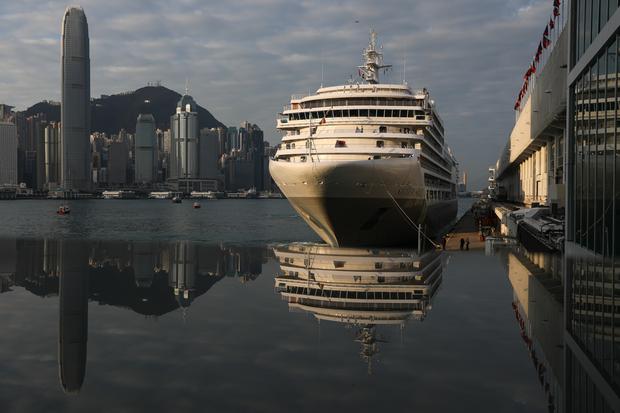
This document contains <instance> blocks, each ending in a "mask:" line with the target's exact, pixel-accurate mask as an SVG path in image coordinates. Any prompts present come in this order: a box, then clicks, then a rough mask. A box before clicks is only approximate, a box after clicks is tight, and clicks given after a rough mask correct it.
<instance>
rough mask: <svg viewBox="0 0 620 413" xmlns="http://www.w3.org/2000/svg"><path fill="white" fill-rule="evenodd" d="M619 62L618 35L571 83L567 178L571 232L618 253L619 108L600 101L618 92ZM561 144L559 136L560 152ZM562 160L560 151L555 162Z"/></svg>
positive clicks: (595, 247)
mask: <svg viewBox="0 0 620 413" xmlns="http://www.w3.org/2000/svg"><path fill="white" fill-rule="evenodd" d="M588 8H589V7H588ZM584 27H589V26H588V25H587V24H586V25H585V26H584ZM593 28H596V26H594V27H593ZM585 39H586V40H587V36H586V37H585ZM619 68H620V65H619V63H618V41H617V39H616V38H615V37H614V38H613V39H612V41H611V43H610V44H608V45H607V46H606V47H605V48H603V50H602V51H601V53H599V55H598V56H597V57H596V58H595V59H593V61H592V62H591V63H590V65H589V66H588V67H587V68H586V70H585V71H584V72H583V73H582V74H581V76H580V77H579V78H578V79H577V80H576V81H575V82H574V83H573V85H572V86H571V93H572V95H573V107H572V108H571V116H572V122H573V127H572V131H571V133H572V135H573V139H574V142H572V149H571V150H572V151H573V157H574V165H573V166H572V167H571V170H570V171H569V173H570V178H571V179H570V180H569V182H570V185H571V189H572V191H573V194H574V196H573V197H570V199H567V202H571V203H572V213H571V216H570V217H569V219H570V220H571V226H570V227H569V229H570V230H571V234H569V235H570V237H571V238H572V239H573V240H574V242H575V243H577V244H578V245H581V246H582V247H584V248H586V249H589V250H591V251H594V252H595V253H598V254H601V255H602V256H604V257H613V256H618V255H620V205H619V204H618V202H619V196H620V164H619V163H618V161H617V151H618V150H619V149H620V139H619V136H618V135H620V125H618V122H615V124H614V125H608V123H609V122H608V120H609V117H610V116H612V119H613V118H615V119H616V121H617V120H618V113H617V112H612V113H607V111H606V109H607V106H606V105H601V103H605V102H606V101H607V99H608V98H609V97H614V99H617V98H618V96H619V94H620V90H618V82H617V80H616V78H617V74H618V72H619V70H618V69H619ZM608 126H609V127H608ZM562 148H563V142H562V141H559V142H558V149H557V150H558V153H560V154H561V151H562ZM561 166H562V160H561V159H560V158H559V157H558V162H557V167H558V168H561Z"/></svg>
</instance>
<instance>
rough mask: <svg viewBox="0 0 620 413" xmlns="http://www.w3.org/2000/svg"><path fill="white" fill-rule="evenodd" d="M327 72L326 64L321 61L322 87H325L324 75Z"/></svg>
mask: <svg viewBox="0 0 620 413" xmlns="http://www.w3.org/2000/svg"><path fill="white" fill-rule="evenodd" d="M324 72H325V62H323V61H321V87H323V74H324Z"/></svg>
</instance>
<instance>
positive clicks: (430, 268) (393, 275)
mask: <svg viewBox="0 0 620 413" xmlns="http://www.w3.org/2000/svg"><path fill="white" fill-rule="evenodd" d="M274 253H275V256H276V259H277V261H278V262H279V264H280V274H279V275H278V276H277V277H276V278H275V286H276V289H277V290H278V291H279V293H280V294H281V296H282V298H283V299H285V300H286V301H287V302H288V306H289V309H291V310H293V311H295V310H297V311H303V312H308V313H311V314H313V315H314V317H316V319H317V320H319V322H320V321H321V320H325V321H331V322H337V323H343V324H346V325H348V326H353V327H354V328H355V331H356V333H355V338H354V339H355V341H356V342H358V343H360V345H361V349H360V357H361V358H362V359H363V360H364V361H365V362H366V363H367V364H368V373H369V374H370V373H371V372H372V359H373V356H375V355H376V354H377V353H379V343H380V342H384V341H385V340H384V339H383V338H382V337H381V336H380V335H379V334H378V333H377V331H376V327H377V326H378V325H397V326H400V327H401V328H403V327H404V326H405V323H406V322H407V321H408V320H410V319H415V320H418V321H422V320H424V318H425V317H426V314H427V312H428V311H429V310H430V309H431V299H432V298H433V296H434V295H435V293H436V291H437V289H438V287H439V285H440V284H441V279H442V278H441V273H442V259H441V258H442V257H441V254H440V253H438V252H435V251H431V252H428V253H426V254H424V255H421V256H418V255H417V254H415V253H414V252H412V251H409V250H396V249H363V248H335V247H328V246H326V245H323V244H307V243H294V244H287V245H282V246H277V247H275V248H274Z"/></svg>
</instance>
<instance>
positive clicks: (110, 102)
mask: <svg viewBox="0 0 620 413" xmlns="http://www.w3.org/2000/svg"><path fill="white" fill-rule="evenodd" d="M180 99H181V95H180V94H178V93H177V92H175V91H174V90H170V89H168V88H166V87H164V86H146V87H143V88H140V89H138V90H135V91H133V92H131V93H122V94H118V95H106V96H102V97H100V98H96V99H93V100H92V101H91V110H92V125H91V130H92V131H97V132H105V133H107V134H115V133H118V131H119V130H121V129H125V130H126V131H127V132H129V133H134V132H135V129H136V118H137V117H138V114H139V113H151V114H153V116H154V117H155V122H156V124H157V127H158V128H160V129H168V128H169V127H170V116H172V114H174V112H175V109H176V105H177V102H178V101H179V100H180ZM146 101H148V103H146ZM37 113H44V114H45V115H46V118H47V120H48V121H57V122H58V121H60V106H59V105H58V104H54V103H50V102H45V101H44V102H39V103H37V104H35V105H33V106H31V107H29V108H28V109H27V110H26V116H31V115H34V114H37ZM198 119H199V123H200V128H215V127H219V126H222V127H223V126H224V124H222V123H221V122H220V121H218V120H217V119H215V117H214V116H213V115H212V114H211V113H210V112H209V111H208V110H206V109H205V108H203V107H202V106H200V105H199V106H198Z"/></svg>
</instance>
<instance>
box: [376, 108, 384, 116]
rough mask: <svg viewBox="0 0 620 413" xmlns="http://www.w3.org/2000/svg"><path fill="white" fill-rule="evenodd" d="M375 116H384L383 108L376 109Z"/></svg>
mask: <svg viewBox="0 0 620 413" xmlns="http://www.w3.org/2000/svg"><path fill="white" fill-rule="evenodd" d="M377 116H379V117H384V116H385V110H383V109H377Z"/></svg>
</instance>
